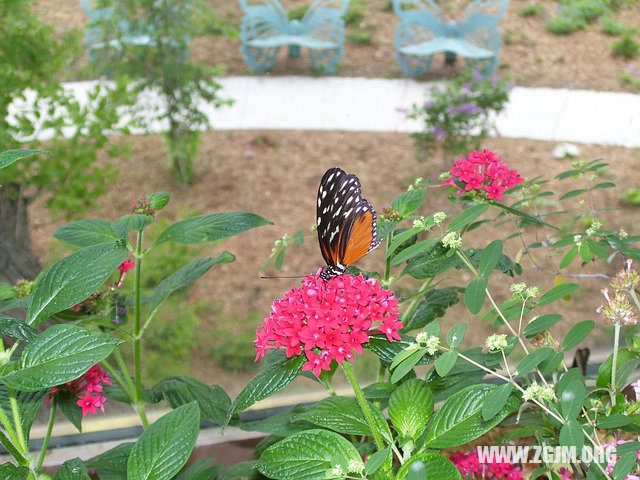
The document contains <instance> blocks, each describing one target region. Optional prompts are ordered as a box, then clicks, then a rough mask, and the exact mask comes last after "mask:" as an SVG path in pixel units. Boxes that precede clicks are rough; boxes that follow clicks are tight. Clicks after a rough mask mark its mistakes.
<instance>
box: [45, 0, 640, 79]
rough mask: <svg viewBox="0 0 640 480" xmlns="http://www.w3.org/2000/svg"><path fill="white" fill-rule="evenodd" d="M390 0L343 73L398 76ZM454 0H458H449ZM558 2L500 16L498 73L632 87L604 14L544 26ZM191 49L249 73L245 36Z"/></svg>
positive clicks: (279, 70)
mask: <svg viewBox="0 0 640 480" xmlns="http://www.w3.org/2000/svg"><path fill="white" fill-rule="evenodd" d="M209 3H210V5H211V7H212V8H213V9H214V10H215V11H216V12H218V14H219V15H220V16H222V17H224V18H226V19H228V20H229V22H230V23H231V24H232V25H234V26H238V25H239V23H240V19H241V18H242V11H241V9H240V7H239V5H238V3H237V2H235V1H233V0H209ZM282 3H283V5H284V6H285V8H294V7H298V6H301V5H306V4H309V3H310V2H308V1H307V0H283V1H282ZM388 3H389V2H388V1H387V0H366V1H365V2H364V4H365V9H364V17H363V18H362V20H361V21H360V22H359V23H358V24H357V25H352V26H349V27H348V29H347V32H348V35H349V34H356V33H357V32H366V33H369V34H371V42H370V44H361V43H354V42H353V41H347V42H346V44H345V56H344V57H343V59H342V62H341V65H340V69H339V71H338V73H337V75H340V76H348V77H358V76H361V77H374V78H383V77H384V78H394V77H399V76H400V71H399V69H398V66H397V63H396V61H395V50H394V47H393V38H394V32H395V28H396V23H397V18H396V16H395V14H394V13H393V12H391V11H390V10H389V9H388ZM532 3H537V4H539V5H541V6H542V7H543V8H544V13H543V14H541V15H538V16H534V17H522V16H520V15H518V11H519V10H520V9H521V8H522V7H524V6H526V5H530V4H532ZM448 4H451V2H448ZM455 4H459V5H460V7H459V8H458V7H453V8H452V9H451V10H450V11H448V14H450V15H451V16H453V17H456V12H461V11H462V9H463V8H464V5H465V3H464V2H458V1H456V2H455ZM34 8H35V11H36V12H37V13H38V14H39V15H41V16H42V18H43V19H44V20H46V21H47V22H49V23H50V24H52V25H53V26H54V28H55V29H56V31H58V32H62V31H65V30H67V29H69V28H80V29H81V28H83V26H84V22H85V21H86V16H85V14H84V12H83V10H82V8H81V7H80V2H79V0H73V1H69V0H37V1H36V3H35V7H34ZM558 8H559V6H558V4H557V3H556V2H552V1H548V0H542V1H537V2H531V1H529V0H514V1H512V2H511V3H510V4H509V6H508V8H507V12H506V14H505V17H504V19H503V21H502V23H501V29H502V40H503V41H502V50H501V53H500V66H499V69H498V73H500V74H501V75H503V74H508V75H512V76H513V77H514V79H515V81H516V83H517V84H518V85H521V86H527V87H553V88H574V89H593V90H614V91H615V90H627V89H628V87H626V86H624V85H622V84H621V83H620V82H619V81H618V78H617V77H618V74H619V73H620V72H621V71H622V70H623V69H624V68H625V66H626V65H627V64H628V63H629V60H627V59H624V58H622V57H618V56H615V55H614V54H613V50H612V49H611V44H612V43H613V42H614V40H615V37H611V36H607V35H605V34H604V33H602V31H601V27H600V25H599V24H598V22H597V21H596V22H594V23H593V24H592V25H591V26H589V27H587V28H586V29H584V30H580V31H577V32H575V33H572V34H570V35H564V36H563V35H554V34H552V33H550V32H548V31H547V30H546V28H545V22H546V19H547V18H548V17H549V16H552V15H554V14H555V13H556V12H557V10H558ZM616 17H617V19H618V20H619V21H621V22H623V23H624V24H625V25H627V26H628V27H632V26H637V25H640V3H638V2H633V3H631V4H630V5H628V6H627V7H626V9H624V10H622V11H620V12H618V13H617V14H616ZM284 50H285V49H283V51H282V52H281V53H280V57H279V59H278V62H277V65H276V66H275V68H274V70H273V71H272V72H271V75H312V72H311V70H310V67H309V65H310V63H309V59H308V57H307V55H306V53H304V54H303V56H302V58H300V59H291V58H288V57H287V56H286V54H285V52H284ZM192 52H193V55H194V57H195V58H197V59H198V60H200V61H202V62H204V63H207V64H210V65H215V64H224V65H226V66H227V72H228V74H232V75H247V74H249V72H248V70H247V66H246V64H245V62H244V60H243V58H242V55H241V54H240V40H239V38H234V39H228V38H226V37H222V36H206V37H201V38H197V39H195V40H194V42H193V45H192ZM463 64H464V62H461V61H458V62H457V64H456V65H453V66H450V65H445V64H444V55H440V56H439V57H438V58H436V59H435V60H434V62H433V67H432V68H433V69H432V71H431V73H430V74H429V75H428V76H427V78H426V79H427V80H433V79H437V78H442V77H448V76H451V75H454V74H456V73H457V72H458V71H459V70H460V68H462V66H463Z"/></svg>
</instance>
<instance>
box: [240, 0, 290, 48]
mask: <svg viewBox="0 0 640 480" xmlns="http://www.w3.org/2000/svg"><path fill="white" fill-rule="evenodd" d="M241 5H242V8H243V10H244V11H245V13H246V15H245V16H244V17H243V19H242V24H241V27H240V29H241V35H242V39H243V41H244V42H247V43H251V42H256V41H258V42H259V41H264V40H268V39H269V38H270V37H275V36H277V35H282V34H284V33H286V32H287V28H288V25H289V19H288V17H287V12H286V11H285V10H284V8H282V5H281V4H280V2H278V0H254V1H253V2H251V3H249V2H247V1H245V0H243V1H242V2H241Z"/></svg>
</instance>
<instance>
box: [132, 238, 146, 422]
mask: <svg viewBox="0 0 640 480" xmlns="http://www.w3.org/2000/svg"><path fill="white" fill-rule="evenodd" d="M135 256H136V266H135V270H134V278H133V297H134V310H133V318H134V324H133V358H134V368H135V370H134V374H135V382H136V389H135V394H136V408H137V409H138V414H139V415H140V420H141V421H142V426H143V428H145V429H146V428H147V427H148V426H149V422H148V421H147V417H146V415H145V413H144V399H143V397H142V379H141V371H142V369H141V368H140V357H141V356H142V344H141V340H142V339H141V338H140V317H141V311H140V293H141V292H140V277H141V273H142V231H139V232H138V239H137V241H136V251H135Z"/></svg>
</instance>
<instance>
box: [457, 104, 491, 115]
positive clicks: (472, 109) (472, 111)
mask: <svg viewBox="0 0 640 480" xmlns="http://www.w3.org/2000/svg"><path fill="white" fill-rule="evenodd" d="M457 110H458V113H464V114H466V115H479V114H481V113H482V112H484V110H483V109H482V108H480V107H479V106H478V105H476V104H475V103H474V102H470V103H463V104H462V105H460V106H459V107H458V109H457Z"/></svg>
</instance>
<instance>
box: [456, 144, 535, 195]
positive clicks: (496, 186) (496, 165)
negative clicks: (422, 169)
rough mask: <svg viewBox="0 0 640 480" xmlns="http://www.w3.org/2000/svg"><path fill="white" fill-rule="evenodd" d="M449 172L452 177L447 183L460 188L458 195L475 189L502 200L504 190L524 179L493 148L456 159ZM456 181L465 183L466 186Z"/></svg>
mask: <svg viewBox="0 0 640 480" xmlns="http://www.w3.org/2000/svg"><path fill="white" fill-rule="evenodd" d="M449 173H451V177H450V178H449V180H448V181H447V182H446V184H447V185H452V186H454V187H456V188H458V189H459V191H458V195H462V194H463V193H464V192H468V191H469V190H475V191H477V192H480V193H483V194H484V193H486V195H487V197H488V198H489V199H492V198H495V199H496V200H502V193H503V192H505V191H506V190H509V189H510V188H513V187H515V186H516V185H518V184H519V183H522V182H523V181H524V178H522V177H521V176H520V174H519V173H518V171H517V170H509V167H508V166H507V164H506V163H502V157H498V156H496V154H495V153H494V152H492V151H491V150H485V151H483V152H481V151H479V150H475V151H473V152H471V153H470V154H469V155H467V156H466V157H462V158H461V159H460V160H456V162H454V164H453V168H452V169H451V170H449ZM456 181H457V182H459V183H463V184H464V188H461V187H460V185H459V184H458V183H456Z"/></svg>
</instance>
